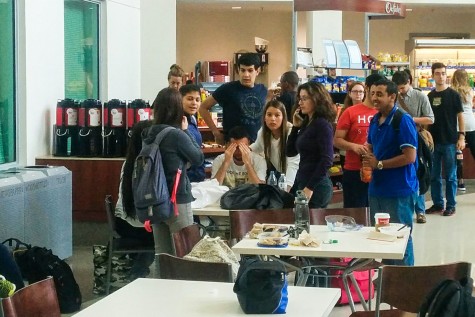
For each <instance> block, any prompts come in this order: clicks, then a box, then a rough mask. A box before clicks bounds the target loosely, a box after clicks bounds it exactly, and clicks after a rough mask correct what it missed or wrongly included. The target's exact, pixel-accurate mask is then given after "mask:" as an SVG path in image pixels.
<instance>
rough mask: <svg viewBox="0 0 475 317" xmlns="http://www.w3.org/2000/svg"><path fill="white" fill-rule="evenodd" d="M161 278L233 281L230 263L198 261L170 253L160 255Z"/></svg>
mask: <svg viewBox="0 0 475 317" xmlns="http://www.w3.org/2000/svg"><path fill="white" fill-rule="evenodd" d="M158 263H159V264H160V278H163V279H169V280H189V281H208V282H229V283H232V282H233V273H232V268H231V264H230V263H214V262H198V261H191V260H186V259H183V258H179V257H176V256H173V255H170V254H166V253H160V254H159V255H158Z"/></svg>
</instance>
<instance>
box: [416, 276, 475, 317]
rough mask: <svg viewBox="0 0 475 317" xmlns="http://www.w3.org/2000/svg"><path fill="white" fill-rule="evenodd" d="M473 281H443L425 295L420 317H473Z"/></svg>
mask: <svg viewBox="0 0 475 317" xmlns="http://www.w3.org/2000/svg"><path fill="white" fill-rule="evenodd" d="M472 289H473V280H472V279H471V278H464V279H462V280H461V281H456V280H445V281H443V282H441V283H440V284H439V285H437V286H436V287H435V288H434V289H432V290H431V291H430V293H429V294H428V295H427V297H426V299H425V301H424V303H423V304H422V306H421V308H420V311H419V315H418V316H420V317H459V316H464V317H473V316H475V298H474V297H472Z"/></svg>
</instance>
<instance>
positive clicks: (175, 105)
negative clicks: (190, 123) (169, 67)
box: [152, 88, 183, 127]
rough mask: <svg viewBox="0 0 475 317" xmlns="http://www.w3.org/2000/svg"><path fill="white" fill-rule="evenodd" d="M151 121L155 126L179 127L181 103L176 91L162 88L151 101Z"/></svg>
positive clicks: (181, 113)
mask: <svg viewBox="0 0 475 317" xmlns="http://www.w3.org/2000/svg"><path fill="white" fill-rule="evenodd" d="M152 106H153V117H154V118H153V121H154V123H155V124H167V125H171V126H174V127H181V120H182V119H183V101H182V97H181V94H180V93H179V92H178V90H176V89H173V88H164V89H162V90H160V92H159V93H158V95H157V97H156V98H155V100H154V101H153V104H152Z"/></svg>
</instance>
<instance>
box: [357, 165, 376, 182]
mask: <svg viewBox="0 0 475 317" xmlns="http://www.w3.org/2000/svg"><path fill="white" fill-rule="evenodd" d="M360 176H361V181H362V182H363V183H369V182H371V178H372V177H373V169H372V168H371V167H370V166H362V167H361V169H360Z"/></svg>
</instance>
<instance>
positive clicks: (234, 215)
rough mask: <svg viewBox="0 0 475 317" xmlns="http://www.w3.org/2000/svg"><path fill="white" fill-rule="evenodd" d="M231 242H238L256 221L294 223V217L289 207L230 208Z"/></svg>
mask: <svg viewBox="0 0 475 317" xmlns="http://www.w3.org/2000/svg"><path fill="white" fill-rule="evenodd" d="M229 221H230V226H231V244H234V243H235V242H238V241H239V240H241V239H242V238H244V236H245V235H246V234H247V233H248V232H249V231H250V230H251V229H252V227H253V225H254V224H255V223H256V222H259V223H278V224H294V223H295V217H294V212H293V210H292V209H291V208H288V209H246V210H230V211H229Z"/></svg>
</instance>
